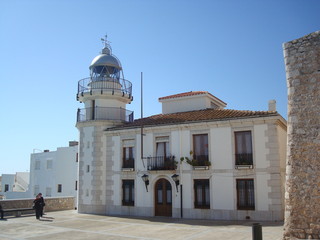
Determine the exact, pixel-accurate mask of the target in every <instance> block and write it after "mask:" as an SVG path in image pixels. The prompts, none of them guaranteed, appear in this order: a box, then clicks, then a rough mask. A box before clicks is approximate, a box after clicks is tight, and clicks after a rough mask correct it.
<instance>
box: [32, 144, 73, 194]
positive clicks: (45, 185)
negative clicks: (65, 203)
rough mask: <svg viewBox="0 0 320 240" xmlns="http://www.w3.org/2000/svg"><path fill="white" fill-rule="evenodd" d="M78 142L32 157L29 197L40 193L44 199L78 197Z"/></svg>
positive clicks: (35, 154)
mask: <svg viewBox="0 0 320 240" xmlns="http://www.w3.org/2000/svg"><path fill="white" fill-rule="evenodd" d="M77 190H78V142H75V141H71V142H69V146H68V147H59V148H57V150H56V151H49V150H44V151H43V152H40V153H32V154H31V157H30V184H29V197H34V196H36V195H37V194H38V193H39V192H41V193H42V195H43V197H61V196H73V197H75V198H76V197H77Z"/></svg>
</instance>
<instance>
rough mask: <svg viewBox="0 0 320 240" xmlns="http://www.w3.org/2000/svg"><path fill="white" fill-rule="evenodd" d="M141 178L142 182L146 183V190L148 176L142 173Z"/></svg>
mask: <svg viewBox="0 0 320 240" xmlns="http://www.w3.org/2000/svg"><path fill="white" fill-rule="evenodd" d="M141 178H142V180H143V181H144V184H145V185H146V190H147V192H148V185H149V176H148V175H147V174H143V176H142V177H141Z"/></svg>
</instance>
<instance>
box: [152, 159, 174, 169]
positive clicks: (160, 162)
mask: <svg viewBox="0 0 320 240" xmlns="http://www.w3.org/2000/svg"><path fill="white" fill-rule="evenodd" d="M174 159H175V157H174V156H169V157H166V156H158V157H148V158H147V160H148V162H147V166H148V170H175V169H176V168H177V164H176V162H175V160H174Z"/></svg>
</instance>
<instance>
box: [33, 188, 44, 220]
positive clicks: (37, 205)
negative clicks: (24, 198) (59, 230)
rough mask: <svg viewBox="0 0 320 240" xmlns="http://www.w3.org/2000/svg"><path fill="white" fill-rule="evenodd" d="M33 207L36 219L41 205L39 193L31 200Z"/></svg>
mask: <svg viewBox="0 0 320 240" xmlns="http://www.w3.org/2000/svg"><path fill="white" fill-rule="evenodd" d="M33 208H34V210H35V212H36V219H38V220H40V216H41V211H42V206H41V198H40V195H39V194H38V195H37V196H36V199H35V200H33Z"/></svg>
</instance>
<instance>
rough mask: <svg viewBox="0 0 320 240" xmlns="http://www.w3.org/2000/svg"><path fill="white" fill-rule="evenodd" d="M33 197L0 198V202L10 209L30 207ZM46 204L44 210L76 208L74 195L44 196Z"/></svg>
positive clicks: (3, 206)
mask: <svg viewBox="0 0 320 240" xmlns="http://www.w3.org/2000/svg"><path fill="white" fill-rule="evenodd" d="M33 200H34V199H33V198H32V199H31V198H28V199H9V200H1V201H0V204H1V206H2V208H3V209H12V208H31V207H32V205H33ZM44 200H45V203H46V206H45V211H46V212H50V211H62V210H72V209H75V208H76V203H75V198H74V197H60V198H57V197H52V198H44Z"/></svg>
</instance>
